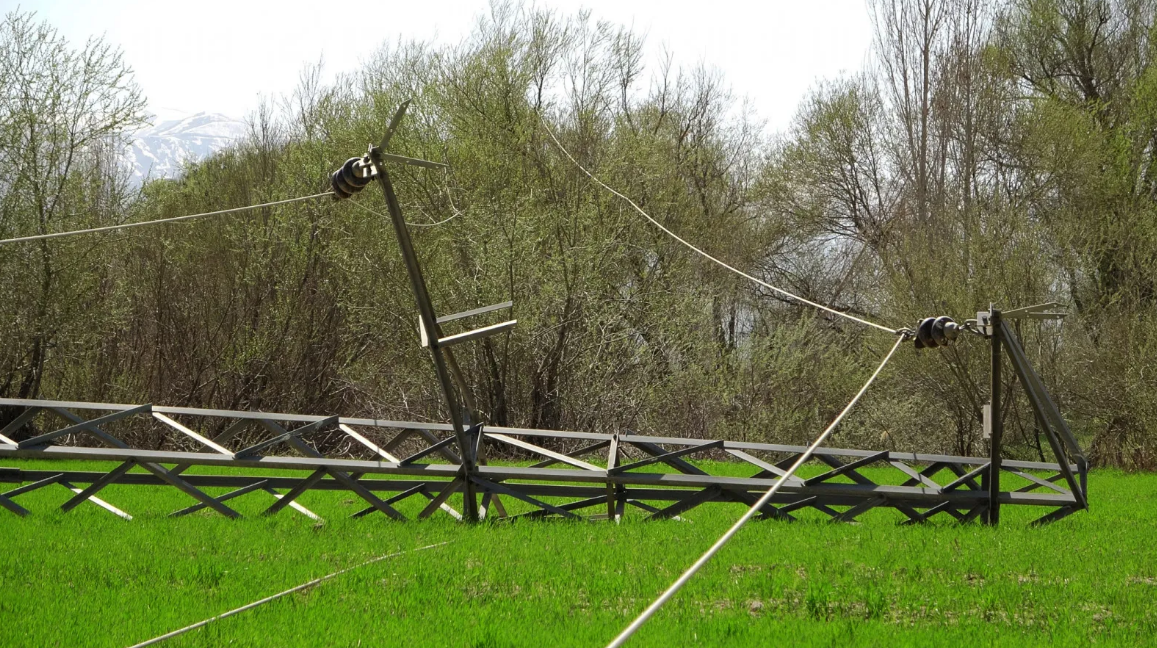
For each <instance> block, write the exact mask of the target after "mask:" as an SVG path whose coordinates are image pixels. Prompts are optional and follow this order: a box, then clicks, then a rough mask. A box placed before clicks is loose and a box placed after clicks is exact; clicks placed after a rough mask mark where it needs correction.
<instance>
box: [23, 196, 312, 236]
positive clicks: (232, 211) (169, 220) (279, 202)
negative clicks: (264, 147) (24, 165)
mask: <svg viewBox="0 0 1157 648" xmlns="http://www.w3.org/2000/svg"><path fill="white" fill-rule="evenodd" d="M332 195H333V192H332V191H326V192H323V193H319V194H313V195H312V196H301V197H299V198H288V199H286V200H275V201H273V202H267V203H262V204H260V205H248V206H246V207H233V208H231V209H221V210H218V211H211V212H205V213H203V214H187V215H185V216H174V217H172V218H158V219H156V220H148V221H140V222H137V223H124V224H122V225H108V226H106V227H93V228H90V229H82V230H72V231H69V232H54V233H52V234H37V235H35V236H21V237H19V238H10V239H4V240H0V245H7V244H9V243H27V242H29V241H42V240H44V239H54V238H63V237H65V236H76V235H78V234H97V233H99V232H115V231H118V230H124V229H129V228H132V227H144V226H145V225H163V224H165V223H178V222H180V221H187V220H192V219H194V218H203V217H205V216H220V215H222V214H235V213H237V212H243V211H250V210H253V209H261V208H262V207H275V206H277V205H287V204H289V203H295V202H301V201H303V200H313V199H315V198H324V197H326V196H332Z"/></svg>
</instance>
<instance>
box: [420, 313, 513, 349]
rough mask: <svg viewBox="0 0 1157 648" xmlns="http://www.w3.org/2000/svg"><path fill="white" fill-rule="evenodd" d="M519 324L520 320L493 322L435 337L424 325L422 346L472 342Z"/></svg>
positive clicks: (438, 346) (443, 345)
mask: <svg viewBox="0 0 1157 648" xmlns="http://www.w3.org/2000/svg"><path fill="white" fill-rule="evenodd" d="M517 324H518V320H510V321H508V322H499V323H498V324H491V325H490V326H483V327H482V328H478V329H474V330H471V331H466V332H465V333H456V334H454V335H448V336H446V337H435V336H432V335H430V333H429V332H428V331H426V329H425V325H422V346H423V347H426V346H432V347H435V348H444V347H450V346H454V345H455V344H461V343H462V342H470V341H471V340H481V339H482V338H487V337H490V336H491V335H498V334H499V333H505V332H506V331H509V330H510V329H512V328H514V327H515V326H516V325H517Z"/></svg>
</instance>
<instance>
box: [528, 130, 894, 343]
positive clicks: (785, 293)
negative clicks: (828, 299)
mask: <svg viewBox="0 0 1157 648" xmlns="http://www.w3.org/2000/svg"><path fill="white" fill-rule="evenodd" d="M540 119H541V120H542V127H543V128H544V129H545V130H546V132H547V134H548V135H550V138H551V139H552V140H554V143H555V145H556V146H558V148H559V150H560V151H562V152H563V154H564V155H566V156H567V157H568V158H569V159H570V161H571V162H573V163H574V165H575V166H576V167H578V169H579V171H582V172H583V173H585V174H586V176H587V177H588V178H590V179H591V180H594V181H595V182H596V183H598V185H599V186H601V187H602V188H603V189H606V190H607V191H609V192H611V193H613V194H615V195H616V196H618V197H619V198H622V199H623V200H625V201H627V203H628V204H630V206H631V207H634V208H635V211H637V212H639V213H640V214H642V215H643V218H646V219H647V220H649V221H651V224H652V225H654V226H655V227H658V228H659V229H660V230H662V231H663V232H664V233H665V234H667V235H668V236H670V237H671V238H673V239H675V240H676V241H678V242H680V243H682V244H683V245H685V246H687V247H688V248H689V249H690V250H692V251H693V252H695V253H697V254H699V255H700V256H702V257H704V258H705V259H707V260H709V261H712V262H714V263H716V264H717V265H719V266H720V267H722V268H725V269H727V270H730V271H731V272H734V273H735V274H737V275H739V276H741V277H743V278H744V279H747V280H749V281H753V282H755V283H757V284H759V285H760V286H763V287H764V288H768V289H770V290H774V291H775V292H777V293H779V294H781V295H783V296H784V297H788V298H791V299H794V300H796V301H798V302H800V303H803V304H807V305H808V306H812V307H813V308H818V309H820V310H822V311H826V312H828V313H831V314H832V315H836V316H839V317H843V318H844V319H848V320H851V321H853V322H858V323H860V324H864V325H865V326H871V327H873V328H877V329H880V330H881V331H887V332H888V333H891V334H893V335H896V334H898V333H900V331H898V330H897V329H893V328H888V327H887V326H884V325H883V324H876V323H875V322H869V321H868V320H865V319H861V318H859V317H856V316H855V315H849V314H848V313H845V312H842V311H838V310H836V309H834V308H831V307H829V306H824V305H823V304H817V303H816V302H814V301H811V300H810V299H805V298H803V297H800V296H799V295H796V294H795V293H791V292H788V291H786V290H784V289H783V288H779V287H777V286H773V285H771V284H769V283H767V282H766V281H763V280H762V279H758V278H756V277H753V276H751V275H749V274H747V273H746V272H744V271H742V270H740V269H738V268H736V267H734V266H732V265H730V264H728V263H725V262H723V261H720V260H719V259H717V258H715V257H713V256H711V255H710V254H708V253H706V252H704V251H703V250H701V249H699V248H698V247H695V246H694V245H692V244H691V243H688V242H687V241H686V240H685V239H683V237H681V236H679V235H678V234H676V233H675V232H672V231H671V230H669V229H667V228H666V227H664V226H663V224H662V223H660V222H659V221H657V220H655V219H654V218H651V215H650V214H648V213H647V212H645V211H643V208H642V207H639V206H638V205H637V204H635V201H633V200H631V199H630V198H628V197H627V196H625V195H623V194H622V193H620V192H619V191H616V190H615V189H614V188H613V187H611V186H610V185H608V184H607V183H605V182H603V181H602V180H599V179H598V178H596V177H595V176H594V174H592V173H591V172H590V171H587V170H586V168H585V167H583V165H581V164H579V162H578V160H576V159H575V158H574V156H573V155H571V154H570V151H568V150H566V147H564V146H563V145H562V142H560V141H558V138H557V137H555V136H554V132H553V131H551V130H550V127H549V126H547V125H546V120H545V119H543V118H542V117H541V116H540Z"/></svg>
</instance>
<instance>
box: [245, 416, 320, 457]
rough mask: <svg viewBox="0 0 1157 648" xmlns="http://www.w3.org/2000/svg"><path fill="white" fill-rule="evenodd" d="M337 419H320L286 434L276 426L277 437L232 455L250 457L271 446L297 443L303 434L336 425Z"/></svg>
mask: <svg viewBox="0 0 1157 648" xmlns="http://www.w3.org/2000/svg"><path fill="white" fill-rule="evenodd" d="M337 419H338V417H336V416H331V417H329V418H325V419H322V420H320V421H314V422H313V423H307V424H305V425H303V426H301V427H299V428H295V429H293V430H290V431H288V432H286V431H285V430H284V428H282V427H281V426H277V429H278V430H281V433H279V434H278V435H277V436H275V437H273V438H272V439H266V440H265V441H261V442H260V443H255V444H253V445H251V446H249V447H248V448H245V449H244V450H238V451H237V452H235V453H233V456H234V457H237V458H242V457H251V456H253V455H256V454H258V453H260V452H261V451H262V450H265V449H267V448H272V447H273V446H275V445H277V444H279V443H286V442H291V441H297V440H298V437H300V436H301V435H303V434H307V433H310V432H317V431H319V430H321V429H322V428H324V427H326V426H329V425H335V424H337ZM261 423H262V424H264V425H266V426H267V427H268V426H270V425H276V424H275V423H273V422H272V421H262V422H261ZM271 429H272V428H271Z"/></svg>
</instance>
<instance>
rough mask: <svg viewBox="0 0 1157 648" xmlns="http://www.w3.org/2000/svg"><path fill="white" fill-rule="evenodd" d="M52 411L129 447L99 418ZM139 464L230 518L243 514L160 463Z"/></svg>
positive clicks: (109, 441)
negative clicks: (99, 423)
mask: <svg viewBox="0 0 1157 648" xmlns="http://www.w3.org/2000/svg"><path fill="white" fill-rule="evenodd" d="M151 407H152V406H151V405H141V406H139V407H138V408H133V409H140V410H141V411H144V410H143V408H151ZM52 411H53V412H55V413H56V414H57V415H59V416H62V417H64V418H66V419H68V420H70V421H72V422H73V423H75V424H76V425H77V426H79V427H82V428H84V429H85V430H86V431H88V432H91V433H93V434H95V435H97V436H98V437H100V439H101V440H103V441H104V442H105V443H106V444H108V445H110V446H112V447H114V448H120V449H122V450H126V449H128V448H129V446H128V444H126V443H125V442H123V441H121V440H120V439H118V438H116V437H114V436H112V435H111V434H109V433H108V432H105V431H104V430H102V429H101V428H100V427H98V426H97V424H96V421H97V420H98V419H93V420H91V421H86V420H84V419H82V418H81V417H79V416H77V415H76V414H73V413H72V412H71V411H69V410H66V409H64V408H61V407H54V408H52ZM122 413H123V412H122ZM102 418H103V417H102ZM139 465H140V466H141V467H142V468H144V469H145V470H147V471H149V472H151V473H153V474H154V475H156V476H157V477H159V478H160V479H161V480H162V481H164V482H166V483H168V484H169V485H171V486H175V487H176V488H177V489H178V490H180V491H182V492H184V493H185V494H186V495H189V496H190V497H192V498H193V499H195V500H197V501H199V502H204V503H205V504H206V505H207V506H209V507H210V508H212V509H213V510H214V511H217V512H218V513H220V514H221V515H224V516H225V517H228V518H239V517H241V514H240V513H238V512H237V511H234V510H233V509H231V508H229V507H228V506H225V505H224V504H222V503H220V502H218V501H217V500H215V499H213V498H212V497H211V496H209V495H207V494H205V493H204V492H202V491H200V490H198V489H197V488H196V487H195V486H193V485H192V484H190V483H189V482H187V481H185V480H183V479H181V478H180V477H178V476H177V475H176V473H175V472H172V471H169V470H166V469H165V468H164V467H163V466H161V465H160V464H158V463H152V462H142V463H140V464H139Z"/></svg>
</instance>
